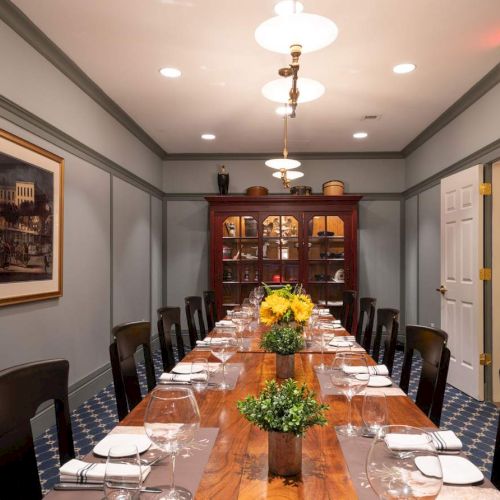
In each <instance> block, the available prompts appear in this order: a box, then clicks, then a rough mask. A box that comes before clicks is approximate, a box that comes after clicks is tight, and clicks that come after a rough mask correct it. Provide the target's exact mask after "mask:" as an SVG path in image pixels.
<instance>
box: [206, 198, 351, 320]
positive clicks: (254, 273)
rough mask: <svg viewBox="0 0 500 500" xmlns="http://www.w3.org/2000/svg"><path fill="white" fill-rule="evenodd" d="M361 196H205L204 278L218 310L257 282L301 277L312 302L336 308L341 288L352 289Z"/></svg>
mask: <svg viewBox="0 0 500 500" xmlns="http://www.w3.org/2000/svg"><path fill="white" fill-rule="evenodd" d="M360 199H361V196H354V195H345V196H319V195H313V196H288V195H287V196H278V195H277V196H207V197H206V200H207V201H208V202H209V204H210V286H211V287H212V289H213V290H215V293H216V299H217V306H218V309H219V311H218V312H219V315H222V314H224V313H225V311H226V309H227V308H231V307H234V306H235V305H238V304H241V302H242V301H243V299H244V298H246V297H248V294H249V293H250V291H251V290H252V288H254V287H255V286H256V285H257V284H260V283H261V282H264V283H268V284H286V283H290V284H292V285H293V284H296V283H302V284H303V285H304V287H305V289H306V291H307V292H308V293H309V294H310V295H311V297H312V299H313V301H314V302H316V303H319V304H322V305H325V306H328V307H331V308H334V313H335V312H337V314H338V312H339V309H338V308H340V306H341V304H342V291H343V290H344V288H345V289H350V290H357V289H358V243H357V232H358V202H359V200H360ZM335 309H336V311H335Z"/></svg>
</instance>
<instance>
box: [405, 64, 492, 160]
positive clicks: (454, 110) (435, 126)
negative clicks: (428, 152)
mask: <svg viewBox="0 0 500 500" xmlns="http://www.w3.org/2000/svg"><path fill="white" fill-rule="evenodd" d="M499 83H500V63H498V64H497V65H496V66H495V67H494V68H493V69H492V70H491V71H489V72H488V73H487V74H486V75H485V76H484V77H483V78H481V80H479V81H478V82H477V83H476V84H474V85H473V86H472V87H471V88H470V89H469V90H468V91H467V92H466V93H465V94H464V95H463V96H462V97H460V98H459V99H458V100H457V101H455V102H454V103H453V104H452V105H451V106H450V107H449V108H448V109H447V110H446V111H444V113H442V114H441V115H440V116H438V117H437V118H436V119H435V120H434V121H433V122H432V123H431V124H430V125H429V126H428V127H426V128H425V129H424V130H423V131H422V132H420V134H418V135H417V137H415V139H413V140H412V141H411V142H409V143H408V144H407V145H406V146H405V147H404V148H403V149H402V151H401V153H402V155H403V156H404V158H406V157H407V156H409V155H410V154H411V153H413V151H415V150H416V149H417V148H419V147H420V146H422V144H424V143H425V142H427V141H428V140H429V139H430V138H431V137H432V136H434V135H436V134H437V133H438V132H439V131H440V130H441V129H443V128H444V127H446V125H448V123H450V122H451V121H452V120H454V119H455V118H456V117H457V116H459V115H460V114H461V113H463V112H464V111H465V110H466V109H467V108H469V107H470V106H472V105H473V104H474V103H475V102H476V101H478V100H479V99H480V98H481V97H482V96H483V95H484V94H486V92H488V91H490V90H491V89H492V88H493V87H495V86H496V85H498V84H499Z"/></svg>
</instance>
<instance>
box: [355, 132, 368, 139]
mask: <svg viewBox="0 0 500 500" xmlns="http://www.w3.org/2000/svg"><path fill="white" fill-rule="evenodd" d="M352 136H353V137H354V139H366V138H367V137H368V134H367V133H366V132H355V133H354V134H352Z"/></svg>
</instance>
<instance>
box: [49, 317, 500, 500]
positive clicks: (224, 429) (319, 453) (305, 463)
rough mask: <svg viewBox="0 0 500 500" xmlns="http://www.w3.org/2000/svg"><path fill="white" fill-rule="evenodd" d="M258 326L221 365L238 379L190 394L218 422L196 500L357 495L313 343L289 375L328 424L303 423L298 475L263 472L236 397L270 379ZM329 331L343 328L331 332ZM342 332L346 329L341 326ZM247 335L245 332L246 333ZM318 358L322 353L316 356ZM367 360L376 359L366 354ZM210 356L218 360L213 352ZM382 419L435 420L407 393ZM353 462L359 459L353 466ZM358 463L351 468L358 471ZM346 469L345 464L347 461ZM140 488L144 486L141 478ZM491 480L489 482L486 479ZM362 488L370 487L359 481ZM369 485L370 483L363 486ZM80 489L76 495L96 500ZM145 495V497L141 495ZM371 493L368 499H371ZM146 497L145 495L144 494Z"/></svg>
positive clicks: (260, 437)
mask: <svg viewBox="0 0 500 500" xmlns="http://www.w3.org/2000/svg"><path fill="white" fill-rule="evenodd" d="M263 331H265V327H262V326H259V327H257V328H255V329H254V331H253V333H252V338H247V339H246V340H247V342H249V344H248V345H247V348H246V349H247V350H245V351H239V352H238V353H236V354H235V355H234V356H233V358H231V360H230V362H229V363H228V365H234V366H239V367H240V373H239V377H238V380H237V383H236V385H235V387H234V389H232V390H226V391H220V390H210V389H208V390H203V391H200V392H196V393H195V394H196V399H197V401H198V405H199V408H200V414H201V427H202V428H217V429H218V433H217V437H216V439H215V442H214V443H213V448H212V449H211V452H210V455H209V457H208V460H207V462H206V465H205V467H204V469H203V473H202V475H201V480H200V482H199V485H198V487H197V489H196V492H193V493H194V496H195V498H196V499H199V500H203V499H207V500H208V499H210V500H213V499H221V500H229V499H245V500H246V499H248V500H258V499H266V498H268V499H270V498H272V499H314V500H320V499H356V498H359V497H360V495H359V494H358V493H359V484H358V489H356V487H355V484H354V481H358V483H359V478H353V477H352V476H351V472H350V463H349V462H348V460H346V457H345V454H344V452H345V449H344V452H343V449H342V443H341V441H340V439H356V438H340V439H339V437H338V436H337V434H336V432H335V426H336V425H341V424H344V423H346V419H347V403H346V399H345V397H344V396H337V395H325V394H324V393H322V392H321V387H320V383H319V380H318V376H317V374H316V372H315V371H314V368H313V367H314V366H315V365H316V364H318V363H319V362H321V360H322V359H324V361H325V362H326V363H331V361H332V359H333V357H334V356H335V353H334V352H328V351H327V352H325V353H324V355H322V354H321V353H320V352H318V348H317V347H314V346H312V347H311V346H309V348H306V349H304V351H303V352H300V353H297V354H295V379H296V380H297V381H298V382H303V383H305V384H307V385H308V386H309V388H311V389H313V390H314V392H315V393H316V397H317V399H318V400H320V401H322V402H324V403H327V404H328V405H329V407H330V408H329V410H328V412H327V417H328V424H327V425H326V426H324V427H320V426H316V427H313V428H310V429H309V430H308V431H307V433H306V435H305V437H304V439H303V445H302V450H303V453H302V474H301V475H300V477H294V478H283V477H271V476H269V474H268V455H267V433H266V432H264V431H261V430H259V429H258V428H256V427H255V426H253V425H252V424H250V423H249V422H248V421H247V420H246V419H245V418H244V417H243V416H242V415H241V414H240V413H239V411H238V408H237V402H238V401H239V400H242V399H244V398H245V397H246V396H247V395H257V394H258V393H259V392H260V390H261V389H262V388H263V386H264V384H265V382H266V381H267V380H270V379H274V378H275V366H276V360H275V358H276V355H275V354H272V353H266V352H263V351H262V349H260V347H259V339H260V336H261V334H262V333H263ZM335 333H336V335H339V334H342V332H341V331H339V330H337V331H336V332H335ZM343 333H344V334H346V333H347V332H345V330H344V331H343ZM247 337H248V335H247ZM201 353H203V354H206V355H207V356H211V355H210V351H209V350H208V349H203V348H196V349H194V351H192V352H191V353H189V354H187V356H186V358H184V359H183V360H182V361H183V362H189V361H190V360H192V359H195V358H196V356H199V355H200V354H201ZM322 356H324V358H323V357H322ZM366 357H367V362H368V364H375V362H374V361H373V359H372V358H371V357H370V356H369V355H368V354H366ZM210 361H211V362H214V361H217V360H216V359H215V358H211V359H210ZM148 399H149V396H146V397H145V398H144V399H143V400H142V402H141V403H139V404H138V405H137V406H136V407H135V408H134V409H133V410H132V411H131V412H130V414H129V415H128V416H127V417H125V419H123V420H122V421H121V422H120V424H119V425H120V426H122V428H123V427H124V426H133V427H135V428H137V427H142V426H143V423H144V414H145V410H146V406H147V403H148ZM386 399H387V407H388V421H389V422H388V423H390V424H404V425H412V426H416V427H421V428H427V429H432V428H435V426H434V424H433V423H432V422H431V421H430V420H429V419H428V418H427V417H426V416H425V415H424V414H423V413H422V411H421V410H420V409H419V408H418V407H417V406H416V405H415V403H414V402H413V401H412V400H411V399H410V398H409V397H407V396H406V395H404V396H403V395H399V396H398V395H391V396H390V397H387V398H386ZM362 400H363V397H362V396H355V397H354V398H353V411H352V418H353V423H354V424H357V425H360V424H361V423H362V421H361V405H362ZM357 439H361V440H364V441H362V442H364V443H367V444H365V445H364V446H361V447H360V449H359V451H358V449H357V448H356V444H355V445H354V446H355V448H354V452H353V451H352V449H351V452H350V457H351V461H352V457H353V456H355V457H356V461H358V462H362V463H363V464H364V460H365V458H366V454H367V447H368V446H369V440H368V439H367V438H357ZM358 465H359V464H358ZM359 468H360V467H358V469H359ZM351 469H352V467H351ZM146 485H147V486H151V485H154V484H150V483H148V482H146ZM490 486H491V484H490ZM364 488H368V489H370V486H369V485H368V483H367V485H365V486H364ZM370 490H371V489H370ZM61 493H62V492H52V493H51V494H50V495H49V496H50V499H51V500H52V499H53V498H54V499H55V500H57V499H59V498H61V499H65V500H66V499H70V498H79V497H78V493H77V492H74V493H75V496H73V495H69V492H65V493H64V495H62V494H61ZM86 495H87V494H85V495H82V496H81V498H101V497H98V496H96V497H91V496H90V495H88V496H86ZM146 496H147V495H146ZM373 496H374V495H373V492H371V493H369V494H368V497H367V498H373ZM147 498H150V497H149V496H147Z"/></svg>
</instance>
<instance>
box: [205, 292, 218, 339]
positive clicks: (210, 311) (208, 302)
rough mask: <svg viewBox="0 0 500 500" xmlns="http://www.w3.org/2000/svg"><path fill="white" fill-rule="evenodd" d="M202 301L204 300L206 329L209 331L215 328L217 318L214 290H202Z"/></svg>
mask: <svg viewBox="0 0 500 500" xmlns="http://www.w3.org/2000/svg"><path fill="white" fill-rule="evenodd" d="M203 301H204V302H205V316H206V318H207V329H208V331H209V332H211V331H212V330H213V329H214V328H215V323H216V322H217V321H218V318H217V304H216V303H215V292H214V291H213V290H206V291H205V292H203Z"/></svg>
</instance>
